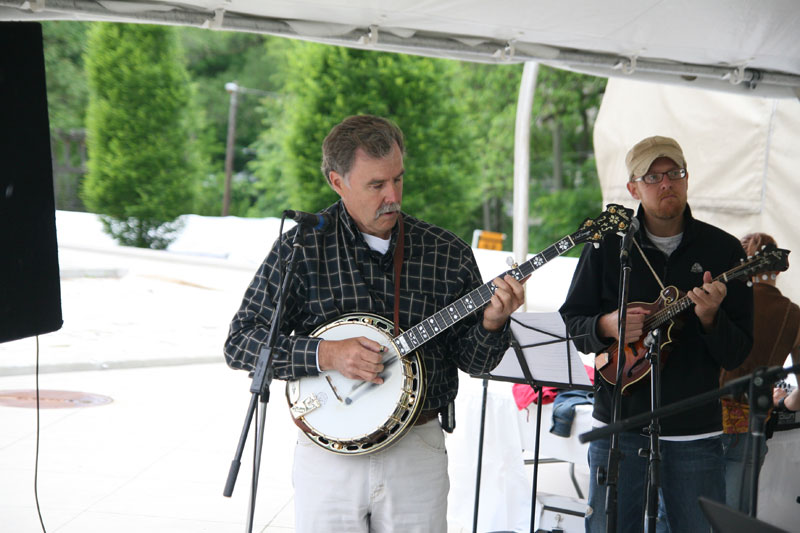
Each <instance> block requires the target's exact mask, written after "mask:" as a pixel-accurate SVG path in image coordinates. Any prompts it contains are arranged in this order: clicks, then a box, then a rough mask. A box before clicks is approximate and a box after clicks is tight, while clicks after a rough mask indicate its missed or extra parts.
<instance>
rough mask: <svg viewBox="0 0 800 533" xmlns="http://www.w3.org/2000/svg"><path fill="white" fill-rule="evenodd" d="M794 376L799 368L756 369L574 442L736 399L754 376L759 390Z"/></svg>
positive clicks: (584, 434)
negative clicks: (653, 419) (701, 406)
mask: <svg viewBox="0 0 800 533" xmlns="http://www.w3.org/2000/svg"><path fill="white" fill-rule="evenodd" d="M798 372H800V364H796V365H792V366H787V367H785V368H784V367H780V366H776V367H772V368H767V369H765V368H764V367H761V368H758V369H756V372H754V373H753V374H751V375H748V376H742V377H740V378H736V379H734V380H731V381H729V382H728V383H726V384H725V385H724V386H723V387H720V388H719V389H714V390H711V391H708V392H703V393H701V394H698V395H697V396H692V397H691V398H686V399H685V400H680V401H678V402H674V403H671V404H669V405H665V406H663V407H659V408H658V409H655V410H653V411H650V412H647V413H640V414H638V415H634V416H631V417H629V418H626V419H625V420H621V421H619V422H612V423H611V424H608V425H607V426H603V427H600V428H595V429H593V430H591V431H587V432H585V433H581V434H580V435H578V440H579V441H580V442H582V443H585V442H591V441H593V440H597V439H602V438H604V437H608V436H609V435H613V434H614V433H619V432H620V431H625V430H626V429H630V428H634V427H642V425H643V424H646V423H647V422H648V421H650V419H651V418H653V417H658V418H664V417H667V416H672V415H676V414H678V413H682V412H684V411H686V410H687V409H691V408H692V407H697V406H698V405H703V404H705V403H708V402H713V401H716V400H719V398H720V397H722V396H725V395H728V394H730V395H734V396H736V395H739V394H740V393H742V392H743V391H745V390H747V387H749V386H750V381H751V380H754V378H755V377H757V375H758V376H760V377H761V379H763V380H764V381H763V382H761V383H759V384H758V385H757V386H761V385H762V384H763V383H774V382H776V381H778V380H780V379H783V378H785V377H786V376H787V375H788V374H797V373H798Z"/></svg>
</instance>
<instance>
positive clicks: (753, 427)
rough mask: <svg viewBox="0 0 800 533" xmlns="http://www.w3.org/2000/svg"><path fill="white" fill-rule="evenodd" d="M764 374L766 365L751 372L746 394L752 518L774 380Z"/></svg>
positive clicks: (754, 512)
mask: <svg viewBox="0 0 800 533" xmlns="http://www.w3.org/2000/svg"><path fill="white" fill-rule="evenodd" d="M795 366H797V365H795ZM766 374H767V369H766V367H759V368H757V369H756V370H755V371H754V372H753V374H752V379H751V380H750V389H749V391H748V396H747V397H748V400H749V403H750V427H749V430H750V435H749V436H748V438H749V439H750V444H751V446H750V448H751V450H752V454H753V455H752V460H753V462H752V464H751V465H750V474H751V475H750V516H752V517H753V518H755V516H756V506H757V504H758V475H759V473H760V470H761V469H760V468H759V464H760V459H761V447H762V446H763V443H764V440H765V434H764V428H765V426H766V422H767V415H768V412H769V408H770V406H771V405H772V387H773V383H775V381H776V380H774V379H773V380H769V379H767V378H766V377H765V376H766Z"/></svg>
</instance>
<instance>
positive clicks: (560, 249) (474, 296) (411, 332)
mask: <svg viewBox="0 0 800 533" xmlns="http://www.w3.org/2000/svg"><path fill="white" fill-rule="evenodd" d="M575 245H576V242H575V241H574V240H573V238H572V235H568V236H566V237H564V238H563V239H561V240H560V241H558V242H557V243H555V244H553V245H551V246H550V247H548V248H546V249H545V250H543V251H542V252H540V253H538V254H536V255H535V256H533V257H532V258H531V259H529V260H527V261H525V262H524V263H522V264H521V265H518V266H517V267H516V268H512V269H511V270H507V271H506V272H504V273H503V274H502V275H505V274H510V275H512V276H514V279H516V280H517V281H522V280H523V279H525V278H527V277H528V276H530V275H531V274H533V272H534V271H536V270H537V269H539V268H541V267H542V266H544V265H546V264H547V263H548V262H549V261H551V260H553V259H554V258H556V257H558V256H560V255H562V254H564V253H566V252H568V251H569V250H571V249H572V248H574V247H575ZM496 290H497V286H496V285H495V284H494V281H490V282H488V283H484V284H483V285H481V286H480V287H478V288H477V289H475V290H473V291H472V292H470V293H469V294H467V295H466V296H463V297H461V298H460V299H458V300H456V301H455V302H453V303H451V304H450V305H448V306H447V307H446V308H444V309H442V310H440V311H438V312H436V313H434V314H433V315H431V316H430V317H428V318H426V319H425V320H423V321H422V322H420V323H419V324H417V325H416V326H413V327H411V328H409V329H408V330H406V331H405V332H404V333H402V334H400V335H398V336H397V337H395V338H394V339H392V340H393V342H394V343H395V346H397V349H398V351H399V352H400V355H401V356H403V355H406V354H408V353H411V352H413V351H414V350H416V349H418V348H419V347H420V346H422V345H423V344H425V343H426V342H428V341H429V340H431V339H432V338H434V337H435V336H437V335H439V334H440V333H442V332H443V331H446V330H447V329H449V328H450V327H451V326H453V325H455V324H456V323H457V322H459V321H461V320H462V319H464V318H466V317H468V316H469V315H471V314H472V313H474V312H476V311H477V310H479V309H480V308H482V307H483V306H485V305H486V304H488V303H489V301H490V300H491V299H492V295H493V294H494V293H495V291H496Z"/></svg>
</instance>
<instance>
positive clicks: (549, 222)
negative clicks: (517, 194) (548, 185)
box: [529, 185, 603, 257]
mask: <svg viewBox="0 0 800 533" xmlns="http://www.w3.org/2000/svg"><path fill="white" fill-rule="evenodd" d="M602 202H603V195H602V192H601V191H600V186H599V185H595V186H593V187H579V188H576V189H562V190H560V191H553V192H550V193H549V194H543V195H538V196H534V197H533V200H532V201H531V213H532V214H533V216H534V217H536V219H537V220H538V221H539V223H538V224H537V225H536V226H535V227H534V228H532V229H531V231H530V235H529V242H530V250H529V251H530V252H541V251H542V250H544V249H545V248H547V247H548V246H550V245H551V244H553V243H555V242H556V241H558V240H559V239H561V238H562V237H564V236H565V235H569V234H570V233H574V232H575V231H576V230H577V229H578V227H580V224H581V222H583V221H584V220H585V219H586V218H594V217H596V216H597V215H599V214H600V213H601V212H602ZM580 252H581V247H575V248H573V249H572V250H570V251H569V252H568V253H567V254H566V255H571V256H573V257H578V256H579V255H580Z"/></svg>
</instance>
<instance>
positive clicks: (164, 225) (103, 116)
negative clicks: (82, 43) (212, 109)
mask: <svg viewBox="0 0 800 533" xmlns="http://www.w3.org/2000/svg"><path fill="white" fill-rule="evenodd" d="M181 54H182V52H181V48H180V46H179V43H178V40H177V38H176V33H175V29H174V28H171V27H167V26H148V25H132V24H95V25H93V27H92V29H91V30H90V32H89V40H88V48H87V54H86V70H87V77H88V83H89V108H88V112H87V134H88V139H87V144H88V148H89V161H88V170H89V172H88V175H87V178H86V181H85V184H84V189H83V200H84V202H85V203H86V205H87V206H88V207H89V208H90V209H91V210H93V211H94V212H96V213H100V214H102V215H104V216H103V217H102V219H103V223H104V226H105V228H106V231H107V232H108V233H109V234H110V235H111V236H112V237H114V238H115V239H116V240H117V241H118V242H120V243H121V244H124V245H133V246H139V247H152V248H165V247H166V246H167V245H168V244H169V242H170V241H171V239H172V238H173V232H174V230H175V229H177V228H176V225H175V222H174V221H175V218H176V217H177V216H178V215H181V214H184V213H187V212H190V211H191V210H192V206H193V203H192V202H193V194H194V192H193V191H194V190H195V186H196V183H197V180H198V170H197V168H198V155H197V152H196V150H195V146H194V143H193V140H192V135H191V132H190V129H189V124H190V120H191V118H190V114H191V113H190V112H191V110H192V109H193V106H192V105H191V99H190V95H191V91H190V87H189V84H188V77H187V74H186V71H185V69H184V67H183V63H182V55H181Z"/></svg>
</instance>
